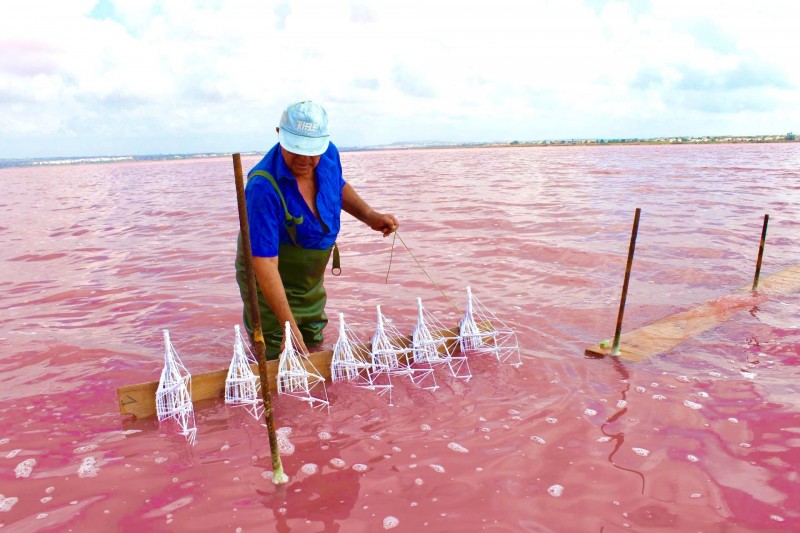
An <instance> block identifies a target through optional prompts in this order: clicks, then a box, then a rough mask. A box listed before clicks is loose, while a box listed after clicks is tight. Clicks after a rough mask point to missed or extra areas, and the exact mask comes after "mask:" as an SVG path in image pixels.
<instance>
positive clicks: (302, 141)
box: [278, 101, 331, 156]
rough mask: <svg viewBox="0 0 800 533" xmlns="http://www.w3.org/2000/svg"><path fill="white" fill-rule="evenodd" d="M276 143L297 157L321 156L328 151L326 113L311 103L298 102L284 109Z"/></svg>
mask: <svg viewBox="0 0 800 533" xmlns="http://www.w3.org/2000/svg"><path fill="white" fill-rule="evenodd" d="M279 127H280V130H279V131H278V142H280V143H281V146H282V147H283V148H285V149H286V150H288V151H289V152H292V153H293V154H299V155H312V156H313V155H322V154H324V153H325V150H327V149H328V143H329V142H330V138H331V136H330V133H329V132H328V113H326V112H325V109H323V107H322V106H321V105H319V104H316V103H314V102H311V101H306V102H298V103H296V104H292V105H290V106H289V107H287V108H286V111H284V112H283V115H282V116H281V123H280V126H279Z"/></svg>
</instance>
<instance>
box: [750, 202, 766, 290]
mask: <svg viewBox="0 0 800 533" xmlns="http://www.w3.org/2000/svg"><path fill="white" fill-rule="evenodd" d="M767 224H769V215H764V225H763V226H762V228H761V244H760V245H759V246H758V261H756V275H755V277H753V290H754V291H757V290H758V278H759V276H761V259H763V257H764V243H765V242H766V240H767Z"/></svg>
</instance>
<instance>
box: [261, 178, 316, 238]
mask: <svg viewBox="0 0 800 533" xmlns="http://www.w3.org/2000/svg"><path fill="white" fill-rule="evenodd" d="M253 176H261V177H264V178H267V179H268V180H269V182H270V183H271V184H272V187H273V188H274V189H275V192H276V193H278V198H280V199H281V204H282V205H283V217H284V218H283V225H284V226H285V227H286V232H287V233H288V234H289V238H290V239H292V243H293V244H294V245H295V246H300V245H299V244H297V227H296V226H297V225H298V224H302V223H303V216H302V215H300V216H299V217H293V216H292V214H291V213H290V212H289V208H288V207H287V206H286V200H285V199H284V198H283V193H282V192H281V189H280V187H278V183H277V182H276V181H275V178H273V177H272V174H270V173H269V172H265V171H263V170H254V171H252V172H251V173H250V174H249V175H248V176H247V180H248V181H250V179H251V178H252V177H253Z"/></svg>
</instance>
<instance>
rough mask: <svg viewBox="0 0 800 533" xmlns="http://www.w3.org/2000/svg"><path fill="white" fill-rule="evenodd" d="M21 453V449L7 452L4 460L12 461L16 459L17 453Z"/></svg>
mask: <svg viewBox="0 0 800 533" xmlns="http://www.w3.org/2000/svg"><path fill="white" fill-rule="evenodd" d="M21 451H22V450H21V449H17V450H11V451H10V452H8V454H6V459H13V458H14V457H16V456H17V455H18V454H19V452H21Z"/></svg>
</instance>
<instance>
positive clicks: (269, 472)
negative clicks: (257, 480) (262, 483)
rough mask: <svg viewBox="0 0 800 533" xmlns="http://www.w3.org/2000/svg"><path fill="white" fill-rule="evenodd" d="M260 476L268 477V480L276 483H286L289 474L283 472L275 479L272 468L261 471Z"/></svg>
mask: <svg viewBox="0 0 800 533" xmlns="http://www.w3.org/2000/svg"><path fill="white" fill-rule="evenodd" d="M261 477H263V478H264V479H268V480H270V481H272V482H273V483H275V484H276V485H277V484H278V483H279V482H280V483H288V482H289V476H287V475H286V474H285V473H284V474H283V477H282V478H281V479H275V478H276V476H275V472H273V471H272V470H264V471H263V472H261Z"/></svg>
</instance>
